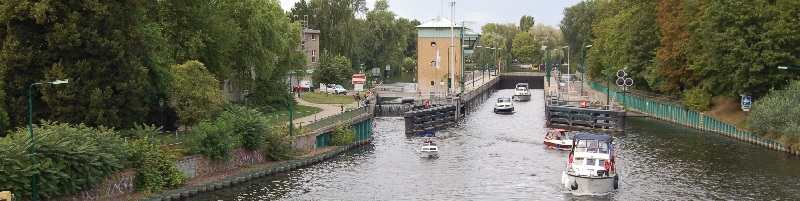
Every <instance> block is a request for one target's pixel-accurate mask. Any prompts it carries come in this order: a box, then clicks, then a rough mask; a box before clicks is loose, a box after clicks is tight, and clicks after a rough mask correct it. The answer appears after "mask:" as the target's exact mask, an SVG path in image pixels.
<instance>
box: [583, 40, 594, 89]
mask: <svg viewBox="0 0 800 201" xmlns="http://www.w3.org/2000/svg"><path fill="white" fill-rule="evenodd" d="M591 47H592V45H587V46H586V48H591ZM584 62H586V49H583V53H582V54H581V96H583V74H584V73H586V66H584Z"/></svg>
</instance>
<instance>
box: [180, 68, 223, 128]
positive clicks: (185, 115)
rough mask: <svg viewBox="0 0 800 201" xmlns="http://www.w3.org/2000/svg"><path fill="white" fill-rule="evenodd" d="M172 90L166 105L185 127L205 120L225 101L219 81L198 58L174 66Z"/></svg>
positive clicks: (220, 108)
mask: <svg viewBox="0 0 800 201" xmlns="http://www.w3.org/2000/svg"><path fill="white" fill-rule="evenodd" d="M170 71H171V72H172V74H173V75H175V83H174V85H175V90H174V91H172V92H171V94H170V99H169V100H170V101H169V104H170V106H171V107H173V108H175V111H176V112H177V113H178V118H179V119H180V120H179V122H180V123H181V124H183V125H186V126H191V125H194V124H195V123H197V122H199V121H202V120H205V119H209V118H211V116H212V115H214V114H216V113H217V112H219V111H221V110H222V107H223V106H224V105H225V103H227V99H225V92H223V91H222V90H220V89H219V81H218V80H217V79H216V78H214V76H213V75H211V73H210V72H209V71H208V70H207V69H206V68H205V66H204V65H203V63H200V62H198V61H187V62H186V63H184V64H180V65H174V66H172V68H170Z"/></svg>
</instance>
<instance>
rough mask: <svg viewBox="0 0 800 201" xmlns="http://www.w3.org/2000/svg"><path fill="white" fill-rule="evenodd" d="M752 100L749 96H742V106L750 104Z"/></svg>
mask: <svg viewBox="0 0 800 201" xmlns="http://www.w3.org/2000/svg"><path fill="white" fill-rule="evenodd" d="M752 100H753V99H752V98H751V97H750V96H742V106H750V103H752Z"/></svg>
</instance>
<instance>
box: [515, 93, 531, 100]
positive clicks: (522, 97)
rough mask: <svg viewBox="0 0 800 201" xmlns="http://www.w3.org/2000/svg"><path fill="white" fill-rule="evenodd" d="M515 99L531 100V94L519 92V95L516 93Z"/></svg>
mask: <svg viewBox="0 0 800 201" xmlns="http://www.w3.org/2000/svg"><path fill="white" fill-rule="evenodd" d="M514 100H519V101H529V100H531V95H530V94H518V95H514Z"/></svg>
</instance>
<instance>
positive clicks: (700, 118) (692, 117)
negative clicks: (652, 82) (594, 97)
mask: <svg viewBox="0 0 800 201" xmlns="http://www.w3.org/2000/svg"><path fill="white" fill-rule="evenodd" d="M588 85H589V86H591V87H592V88H593V89H595V90H597V91H600V92H605V91H606V86H604V85H602V84H598V83H595V82H588ZM609 93H610V96H611V97H613V98H614V99H615V100H616V101H617V102H621V103H622V104H623V105H625V107H626V108H627V109H628V110H633V111H639V112H641V113H644V114H648V115H651V116H654V117H656V118H660V119H666V120H670V121H673V122H676V123H678V124H682V125H686V126H689V127H693V128H697V129H700V130H706V131H711V132H719V133H725V134H727V135H730V136H731V137H733V138H737V139H741V140H744V141H749V142H753V143H756V144H759V145H763V146H766V147H774V148H775V149H781V148H783V145H781V143H779V142H777V141H774V140H766V139H764V138H761V137H759V136H757V135H753V134H750V133H747V132H746V131H743V130H740V129H738V128H736V127H735V126H732V125H730V124H727V123H725V122H722V121H720V120H717V119H715V118H713V117H710V116H707V115H705V114H703V113H700V112H696V111H692V110H687V109H684V108H683V107H680V106H676V105H672V104H667V103H661V102H657V101H651V100H647V99H642V98H639V97H636V96H630V95H628V94H626V93H617V91H615V90H609Z"/></svg>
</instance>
